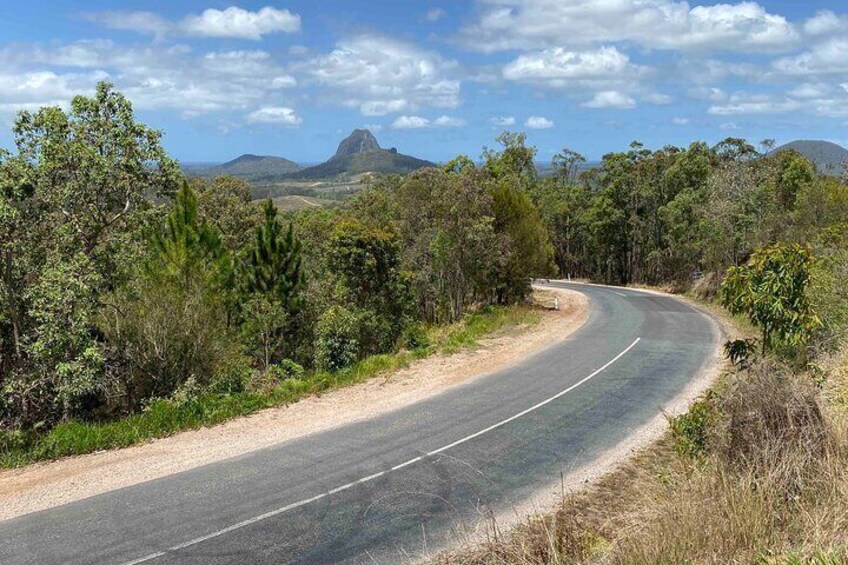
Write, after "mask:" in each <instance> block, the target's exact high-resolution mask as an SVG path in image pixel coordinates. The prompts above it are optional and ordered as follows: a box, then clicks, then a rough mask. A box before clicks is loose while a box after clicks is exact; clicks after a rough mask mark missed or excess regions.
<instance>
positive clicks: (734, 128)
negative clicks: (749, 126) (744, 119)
mask: <svg viewBox="0 0 848 565" xmlns="http://www.w3.org/2000/svg"><path fill="white" fill-rule="evenodd" d="M719 127H720V128H721V129H723V130H725V131H738V130H740V129H742V128H740V127H739V126H738V125H736V124H735V123H733V122H727V123H724V124H721V125H720V126H719Z"/></svg>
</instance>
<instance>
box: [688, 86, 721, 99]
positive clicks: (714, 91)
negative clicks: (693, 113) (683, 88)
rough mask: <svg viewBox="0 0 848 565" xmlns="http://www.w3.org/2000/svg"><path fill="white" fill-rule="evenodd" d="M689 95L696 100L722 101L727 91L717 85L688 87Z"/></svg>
mask: <svg viewBox="0 0 848 565" xmlns="http://www.w3.org/2000/svg"><path fill="white" fill-rule="evenodd" d="M689 96H691V97H692V98H694V99H696V100H706V101H708V102H723V101H724V100H727V93H726V92H725V91H724V90H722V89H721V88H719V87H717V86H698V87H694V88H690V89H689Z"/></svg>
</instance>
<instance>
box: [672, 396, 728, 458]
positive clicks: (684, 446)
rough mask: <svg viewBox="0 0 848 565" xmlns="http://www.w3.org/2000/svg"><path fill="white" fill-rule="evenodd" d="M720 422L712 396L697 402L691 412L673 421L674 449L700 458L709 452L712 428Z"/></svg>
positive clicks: (690, 409)
mask: <svg viewBox="0 0 848 565" xmlns="http://www.w3.org/2000/svg"><path fill="white" fill-rule="evenodd" d="M717 420H718V412H717V411H716V407H715V400H714V398H713V395H712V394H709V393H708V394H707V396H706V397H705V398H704V399H703V400H699V401H697V402H695V403H694V404H693V405H692V406H691V407H690V408H689V411H688V412H686V413H685V414H681V415H680V416H677V417H676V418H673V419H672V420H671V433H672V435H673V436H674V448H675V449H676V450H677V452H678V453H680V454H681V455H685V456H687V457H700V456H702V455H704V454H705V453H706V451H707V447H708V443H709V436H710V433H711V431H712V427H713V426H714V425H715V423H716V422H717Z"/></svg>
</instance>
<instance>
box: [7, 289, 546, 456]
mask: <svg viewBox="0 0 848 565" xmlns="http://www.w3.org/2000/svg"><path fill="white" fill-rule="evenodd" d="M539 320H540V314H539V311H538V310H536V309H533V308H530V307H527V306H510V307H490V308H485V309H482V310H480V311H477V312H473V313H470V314H468V315H467V316H466V317H465V318H464V319H463V320H461V321H460V322H457V323H455V324H451V325H448V326H434V327H429V328H427V329H426V336H427V337H426V340H425V341H426V343H427V345H426V346H422V347H419V348H418V349H415V350H412V351H398V352H395V353H387V354H382V355H374V356H371V357H367V358H366V359H363V360H362V361H360V362H358V363H356V364H354V365H352V366H350V367H347V368H345V369H342V370H340V371H337V372H335V373H327V372H318V373H313V374H309V375H307V376H305V377H304V378H302V379H286V380H284V381H282V382H280V383H279V384H277V385H276V386H274V387H272V388H271V389H270V390H267V391H244V392H235V393H227V394H216V393H212V392H200V393H197V394H192V395H189V396H188V397H187V398H181V399H179V400H176V399H174V398H171V399H154V400H152V401H151V402H149V403H148V404H147V406H146V407H145V409H144V410H143V411H141V412H138V413H135V414H132V415H129V416H127V417H125V418H122V419H119V420H115V421H109V422H74V421H72V422H65V423H62V424H59V425H57V426H56V427H54V428H52V429H51V430H49V431H48V432H47V433H45V434H39V433H38V432H30V433H28V434H24V433H7V434H5V435H3V434H0V467H6V468H10V467H20V466H22V465H26V464H28V463H32V462H35V461H41V460H46V459H57V458H60V457H65V456H69V455H79V454H84V453H92V452H96V451H101V450H106V449H115V448H119V447H127V446H130V445H134V444H137V443H140V442H143V441H147V440H150V439H154V438H161V437H166V436H169V435H172V434H174V433H177V432H179V431H183V430H190V429H197V428H202V427H206V426H212V425H215V424H219V423H221V422H225V421H227V420H230V419H232V418H236V417H238V416H246V415H248V414H252V413H254V412H257V411H259V410H262V409H265V408H271V407H275V406H281V405H285V404H290V403H293V402H297V401H298V400H300V399H302V398H304V397H306V396H309V395H312V394H317V393H321V392H325V391H327V390H330V389H333V388H339V387H343V386H348V385H351V384H354V383H357V382H361V381H364V380H367V379H370V378H372V377H375V376H377V375H381V374H387V373H392V372H395V371H398V370H400V369H403V368H406V367H408V366H409V365H410V364H411V363H412V362H413V361H415V360H416V359H421V358H424V357H427V356H429V355H432V354H435V353H444V354H450V353H455V352H457V351H460V350H462V349H464V348H467V347H474V346H475V345H477V343H478V342H479V340H481V339H483V338H485V337H488V336H492V335H494V334H497V333H498V332H505V331H509V330H512V329H515V328H517V327H522V326H528V325H533V324H535V323H537V322H538V321H539Z"/></svg>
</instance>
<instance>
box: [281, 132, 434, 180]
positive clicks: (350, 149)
mask: <svg viewBox="0 0 848 565" xmlns="http://www.w3.org/2000/svg"><path fill="white" fill-rule="evenodd" d="M433 166H434V164H433V163H431V162H430V161H425V160H423V159H418V158H415V157H410V156H409V155H403V154H401V153H398V151H397V149H395V148H392V149H382V148H381V147H380V144H379V143H377V139H376V138H375V137H374V135H373V134H372V133H371V132H370V131H368V130H367V129H357V130H354V131H353V133H351V134H350V135H349V136H348V137H347V138H345V139H343V140H342V142H341V143H339V147H338V149H337V150H336V153H335V155H333V156H332V157H331V158H330V159H329V160H327V161H326V162H324V163H321V164H320V165H316V166H314V167H309V168H306V169H303V170H301V171H298V172H296V173H293V174H291V175H288V176H289V178H293V179H320V178H329V177H334V176H337V175H342V174H347V175H355V174H361V173H398V174H406V173H410V172H412V171H414V170H416V169H421V168H423V167H433Z"/></svg>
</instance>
